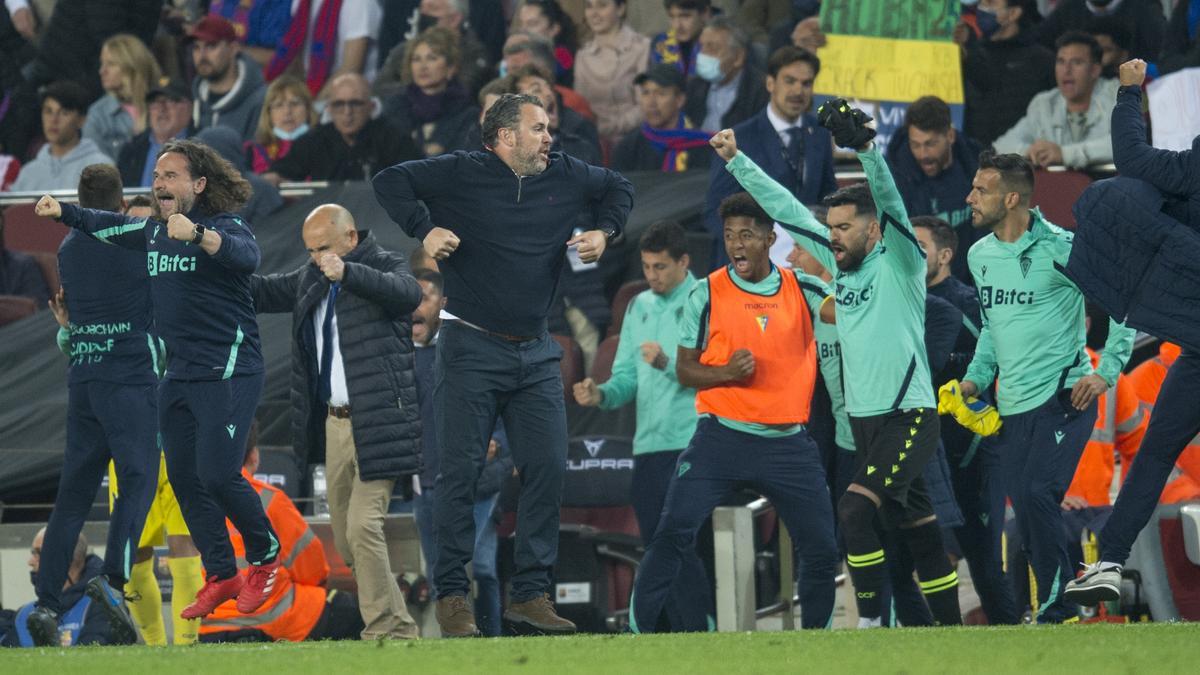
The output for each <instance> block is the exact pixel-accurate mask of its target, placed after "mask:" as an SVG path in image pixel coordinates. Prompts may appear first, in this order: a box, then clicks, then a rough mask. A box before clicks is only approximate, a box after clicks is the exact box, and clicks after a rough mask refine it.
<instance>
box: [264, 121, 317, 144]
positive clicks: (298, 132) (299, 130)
mask: <svg viewBox="0 0 1200 675" xmlns="http://www.w3.org/2000/svg"><path fill="white" fill-rule="evenodd" d="M271 133H273V134H275V138H278V139H279V140H281V141H294V140H296V139H297V138H300V137H301V136H303V135H304V134H307V133H308V125H307V124H301V125H300V126H298V127H296V128H295V129H293V130H291V131H284V130H283V129H280V128H279V127H275V128H274V129H271Z"/></svg>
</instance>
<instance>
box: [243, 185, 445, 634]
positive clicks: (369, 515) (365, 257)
mask: <svg viewBox="0 0 1200 675" xmlns="http://www.w3.org/2000/svg"><path fill="white" fill-rule="evenodd" d="M303 237H304V246H305V248H306V249H307V250H308V252H309V255H310V256H312V262H311V263H310V264H306V265H304V266H303V267H301V268H299V269H297V270H294V271H292V272H288V273H286V274H274V275H271V276H267V277H260V276H255V277H253V279H252V281H251V292H252V293H253V295H254V304H255V308H256V309H257V311H259V312H291V313H292V393H291V399H292V434H293V439H294V440H293V442H294V443H295V446H296V450H297V452H298V453H299V454H300V455H301V457H303V458H305V459H308V460H310V461H319V459H320V457H321V456H322V455H324V457H325V475H326V480H327V485H328V492H329V513H330V518H331V520H332V524H333V536H334V543H335V545H336V546H337V549H338V552H339V553H340V554H341V555H342V558H343V559H344V560H345V561H346V562H347V564H348V565H350V567H351V569H352V570H353V571H354V578H355V581H356V582H357V583H358V590H359V608H360V609H361V611H362V618H363V624H365V626H366V627H365V628H364V629H363V632H362V637H363V639H364V640H369V639H375V638H403V639H412V638H416V637H417V626H416V624H415V623H414V622H413V620H412V617H411V616H409V614H408V609H407V608H406V607H405V604H404V596H403V595H401V593H400V588H399V586H398V585H397V584H396V577H395V576H394V575H393V574H392V571H391V566H390V563H389V561H388V552H387V542H386V541H385V540H384V536H383V515H384V514H385V513H387V507H388V501H389V500H390V498H391V494H392V487H393V486H394V485H395V483H396V481H397V480H405V479H407V478H408V477H409V476H411V475H412V474H415V473H417V472H418V470H419V469H420V463H421V456H420V438H421V420H420V411H419V408H418V405H417V394H416V387H415V384H414V381H413V345H412V324H411V320H412V319H411V315H412V311H413V310H414V309H416V308H417V305H418V304H420V302H421V288H420V286H418V285H417V281H416V279H414V278H413V277H412V274H411V273H410V272H409V270H408V264H407V263H406V262H405V261H404V258H403V257H402V256H401V255H399V254H397V253H391V252H389V251H385V250H384V249H383V248H382V247H380V246H379V244H378V243H376V241H375V237H374V236H372V235H371V234H370V233H369V232H364V233H361V237H360V232H359V231H358V230H356V229H355V226H354V217H353V216H351V215H350V212H349V211H347V210H346V209H345V208H343V207H341V206H339V205H337V204H323V205H321V206H318V207H317V208H315V209H313V211H312V213H310V214H309V215H308V218H307V219H305V221H304V229H303Z"/></svg>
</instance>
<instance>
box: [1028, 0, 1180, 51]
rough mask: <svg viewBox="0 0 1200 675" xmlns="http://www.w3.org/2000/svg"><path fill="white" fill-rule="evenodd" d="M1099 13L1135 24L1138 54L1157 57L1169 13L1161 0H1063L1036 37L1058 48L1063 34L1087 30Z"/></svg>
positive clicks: (1099, 15)
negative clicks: (1167, 13) (1165, 10)
mask: <svg viewBox="0 0 1200 675" xmlns="http://www.w3.org/2000/svg"><path fill="white" fill-rule="evenodd" d="M1096 17H1112V18H1114V19H1117V20H1118V21H1121V22H1122V23H1124V24H1125V25H1127V26H1130V27H1131V28H1132V30H1133V49H1132V50H1131V52H1132V54H1133V56H1134V58H1139V59H1147V60H1153V59H1154V58H1156V57H1157V56H1158V54H1159V51H1160V50H1161V49H1162V44H1163V33H1164V30H1165V24H1166V17H1165V16H1164V15H1163V5H1162V2H1161V0H1060V2H1059V3H1058V4H1057V5H1055V7H1054V11H1052V12H1050V14H1049V15H1047V16H1046V20H1045V21H1043V22H1042V23H1041V24H1040V25H1038V27H1037V29H1036V31H1035V39H1037V40H1038V41H1039V42H1041V43H1042V44H1043V45H1045V46H1047V47H1050V46H1054V47H1055V48H1057V47H1058V40H1059V38H1061V37H1062V36H1063V35H1065V34H1067V33H1069V32H1072V31H1081V30H1087V27H1088V22H1089V21H1091V20H1092V19H1093V18H1096Z"/></svg>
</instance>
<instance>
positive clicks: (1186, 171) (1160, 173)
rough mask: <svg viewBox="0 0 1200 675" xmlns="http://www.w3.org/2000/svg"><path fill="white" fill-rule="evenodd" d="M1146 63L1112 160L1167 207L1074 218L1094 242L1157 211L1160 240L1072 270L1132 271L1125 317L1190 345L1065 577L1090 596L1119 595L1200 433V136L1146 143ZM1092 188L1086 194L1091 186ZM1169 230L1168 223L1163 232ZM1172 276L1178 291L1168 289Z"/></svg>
mask: <svg viewBox="0 0 1200 675" xmlns="http://www.w3.org/2000/svg"><path fill="white" fill-rule="evenodd" d="M1146 67H1147V66H1146V63H1145V62H1144V61H1141V60H1133V61H1129V62H1127V63H1124V64H1122V65H1121V68H1120V78H1121V88H1120V90H1119V91H1118V93H1117V105H1116V107H1115V108H1114V109H1113V114H1112V139H1113V159H1114V161H1115V162H1116V164H1117V171H1119V172H1120V173H1121V175H1122V176H1125V177H1127V178H1131V179H1140V180H1142V181H1145V182H1146V183H1149V185H1150V186H1153V188H1154V189H1156V190H1158V191H1159V192H1161V193H1162V196H1163V197H1164V198H1165V206H1163V207H1162V208H1161V211H1162V213H1157V211H1158V209H1155V210H1154V211H1152V212H1151V213H1153V214H1155V215H1153V216H1151V217H1146V216H1145V215H1144V214H1135V213H1122V212H1116V213H1115V214H1114V215H1115V216H1116V217H1117V218H1120V219H1121V220H1120V221H1118V222H1117V223H1115V224H1114V223H1111V222H1110V223H1099V222H1096V221H1095V220H1094V219H1093V215H1094V213H1095V212H1093V213H1089V214H1088V216H1089V217H1088V218H1087V219H1079V216H1080V215H1082V214H1080V213H1079V212H1078V211H1077V215H1076V218H1077V222H1079V230H1080V238H1081V239H1083V240H1084V241H1085V242H1089V244H1088V245H1089V246H1090V245H1092V244H1090V239H1091V238H1092V237H1097V236H1099V237H1106V236H1111V234H1112V230H1113V229H1114V225H1115V228H1119V229H1122V230H1127V231H1132V232H1133V233H1134V234H1133V236H1134V237H1138V238H1140V237H1142V229H1143V223H1147V225H1149V224H1150V223H1149V221H1151V219H1153V221H1154V222H1155V228H1154V230H1151V231H1149V232H1148V234H1149V235H1150V236H1149V237H1148V238H1151V239H1153V240H1154V243H1160V245H1161V248H1159V247H1156V248H1152V249H1149V250H1150V251H1153V253H1145V254H1143V255H1142V256H1138V255H1136V254H1137V253H1142V252H1141V251H1137V250H1136V249H1133V252H1134V253H1135V255H1130V253H1129V252H1126V251H1122V252H1121V254H1120V257H1118V258H1116V260H1118V261H1120V262H1122V263H1125V266H1128V267H1131V269H1126V270H1112V269H1107V268H1106V267H1105V266H1104V265H1103V263H1105V262H1107V261H1101V260H1095V259H1093V264H1092V265H1090V266H1088V267H1087V268H1086V269H1082V270H1080V269H1078V267H1077V263H1076V260H1075V259H1074V256H1072V260H1071V261H1070V262H1069V263H1068V269H1069V271H1071V272H1072V274H1073V276H1074V277H1075V278H1079V279H1080V285H1081V286H1082V287H1084V288H1086V289H1087V290H1093V288H1094V287H1092V286H1090V285H1089V284H1088V283H1087V280H1085V279H1084V277H1087V278H1089V279H1095V278H1097V277H1099V278H1104V277H1110V278H1111V277H1113V276H1118V275H1130V274H1132V275H1134V276H1135V277H1136V278H1138V279H1139V280H1140V281H1139V283H1138V288H1137V289H1136V292H1137V295H1136V296H1135V297H1137V304H1138V305H1140V307H1137V308H1132V307H1131V308H1130V313H1129V316H1128V317H1127V319H1126V323H1127V325H1129V326H1131V327H1134V328H1143V329H1149V328H1150V327H1149V326H1147V325H1146V324H1144V323H1143V322H1141V321H1139V318H1144V317H1145V316H1146V314H1147V312H1148V313H1149V314H1150V315H1153V316H1154V317H1155V318H1157V319H1158V321H1156V322H1155V324H1156V325H1155V326H1154V330H1153V331H1152V332H1153V334H1154V335H1155V336H1156V337H1160V338H1163V339H1165V340H1170V341H1172V342H1176V343H1180V344H1182V345H1183V351H1182V353H1180V355H1179V358H1177V359H1175V363H1173V364H1172V365H1171V369H1170V370H1169V371H1167V377H1166V379H1165V380H1164V381H1163V385H1162V390H1161V392H1160V394H1159V396H1158V402H1157V404H1156V405H1155V408H1154V415H1153V416H1151V418H1150V426H1149V427H1147V429H1146V436H1145V438H1143V439H1142V446H1141V451H1140V452H1138V454H1137V457H1136V458H1135V459H1134V462H1133V467H1132V468H1131V469H1130V470H1129V474H1128V476H1126V478H1125V482H1124V484H1122V486H1121V493H1120V494H1119V495H1118V496H1117V502H1116V504H1114V505H1113V511H1112V515H1110V516H1109V518H1108V522H1107V523H1106V524H1105V526H1104V529H1103V530H1101V531H1100V560H1099V561H1098V562H1096V563H1095V564H1092V565H1088V567H1087V570H1086V571H1085V572H1084V574H1083V575H1082V576H1081V577H1079V578H1078V579H1076V580H1073V581H1071V582H1070V583H1068V584H1067V587H1066V591H1065V595H1066V596H1067V597H1068V598H1069V599H1071V600H1073V601H1075V602H1078V603H1080V604H1085V605H1094V604H1097V603H1098V602H1100V601H1104V600H1117V599H1119V598H1120V595H1121V568H1122V566H1123V565H1124V564H1125V560H1126V559H1127V558H1128V557H1129V551H1130V549H1131V548H1132V547H1133V542H1134V540H1135V539H1137V536H1138V533H1139V532H1141V531H1142V528H1144V527H1145V526H1146V523H1147V522H1149V520H1150V516H1151V515H1152V514H1153V513H1154V508H1155V507H1156V506H1157V505H1158V498H1159V495H1160V494H1161V493H1162V489H1163V486H1164V485H1166V483H1167V478H1168V477H1170V475H1171V471H1172V470H1173V469H1174V467H1175V460H1176V459H1178V458H1179V455H1180V453H1182V452H1183V449H1184V448H1185V447H1187V445H1188V443H1189V442H1190V441H1191V440H1192V439H1193V438H1195V437H1196V435H1197V434H1198V433H1200V406H1197V405H1196V401H1197V400H1200V345H1197V344H1196V340H1194V339H1191V338H1192V337H1194V335H1195V328H1194V327H1195V325H1196V324H1197V319H1198V317H1197V311H1196V303H1195V298H1196V295H1197V290H1200V285H1197V278H1198V277H1200V274H1198V270H1197V267H1198V265H1197V262H1196V258H1195V257H1194V253H1195V252H1196V251H1197V250H1200V235H1197V232H1196V228H1197V227H1198V226H1200V136H1197V137H1196V138H1195V139H1194V140H1193V141H1192V148H1191V150H1184V151H1182V152H1172V151H1169V150H1158V149H1155V148H1153V147H1151V146H1150V144H1149V143H1147V142H1146V127H1145V123H1144V122H1143V121H1142V115H1141V110H1142V90H1141V87H1142V82H1143V81H1144V80H1145V77H1146ZM1111 186H1112V184H1110V186H1108V187H1111ZM1104 187H1105V186H1100V187H1099V189H1100V190H1103V189H1104ZM1093 190H1097V188H1095V187H1094V188H1091V189H1089V192H1090V191H1093ZM1084 196H1085V197H1087V196H1088V195H1087V193H1085V195H1084ZM1118 196H1119V194H1118ZM1080 201H1081V202H1082V201H1083V200H1082V199H1081V200H1080ZM1179 221H1182V222H1179ZM1106 230H1107V231H1106ZM1163 230H1166V231H1167V232H1166V233H1165V236H1164V233H1163V232H1162V231H1163ZM1126 236H1128V235H1126ZM1172 237H1174V239H1173V238H1172ZM1154 243H1152V244H1151V245H1154ZM1076 245H1077V246H1078V245H1079V244H1076ZM1120 248H1126V249H1132V247H1120ZM1139 258H1140V259H1139ZM1095 263H1100V264H1095ZM1163 272H1165V273H1163ZM1167 285H1170V286H1171V287H1172V290H1168V288H1167ZM1099 300H1100V298H1097V301H1098V303H1099V304H1104V303H1100V302H1099ZM1181 300H1182V302H1181ZM1105 309H1106V310H1107V309H1108V308H1107V307H1105ZM1135 309H1136V310H1137V311H1138V313H1140V314H1141V316H1140V317H1139V314H1138V313H1135ZM1172 324H1173V325H1172ZM1164 328H1165V329H1164ZM1181 338H1182V339H1181Z"/></svg>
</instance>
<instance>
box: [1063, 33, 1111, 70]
mask: <svg viewBox="0 0 1200 675" xmlns="http://www.w3.org/2000/svg"><path fill="white" fill-rule="evenodd" d="M1067 45H1083V46H1084V47H1087V48H1088V53H1089V54H1091V55H1092V63H1100V61H1102V60H1103V59H1104V50H1103V49H1101V48H1100V43H1099V42H1096V38H1094V37H1092V36H1091V35H1090V34H1089V33H1085V32H1083V31H1081V30H1070V31H1067V32H1066V33H1063V34H1062V35H1060V36H1058V39H1057V40H1055V41H1054V53H1055V54H1057V53H1058V52H1059V50H1060V49H1062V48H1063V47H1066V46H1067Z"/></svg>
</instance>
